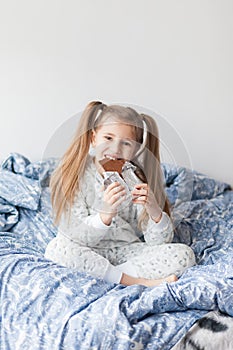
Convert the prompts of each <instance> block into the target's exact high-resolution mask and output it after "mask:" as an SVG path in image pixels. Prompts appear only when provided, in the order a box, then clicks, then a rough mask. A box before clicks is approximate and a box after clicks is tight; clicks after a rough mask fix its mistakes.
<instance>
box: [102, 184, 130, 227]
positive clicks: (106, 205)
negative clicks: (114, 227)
mask: <svg viewBox="0 0 233 350" xmlns="http://www.w3.org/2000/svg"><path fill="white" fill-rule="evenodd" d="M125 194H126V191H125V187H124V186H122V185H121V184H120V183H119V182H113V183H112V184H111V185H109V186H108V187H107V189H106V190H105V191H104V196H103V207H102V212H101V214H100V217H101V219H102V221H103V223H104V224H105V225H110V224H111V222H112V219H113V218H114V216H116V214H117V209H118V207H119V205H120V204H121V203H122V202H123V201H124V200H125Z"/></svg>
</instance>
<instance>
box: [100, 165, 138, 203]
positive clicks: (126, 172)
mask: <svg viewBox="0 0 233 350" xmlns="http://www.w3.org/2000/svg"><path fill="white" fill-rule="evenodd" d="M135 170H136V166H134V165H133V164H132V163H130V162H125V164H124V165H123V168H122V173H121V176H120V174H119V173H118V172H115V171H105V172H104V174H103V175H104V188H105V189H106V188H107V187H108V186H109V185H110V184H111V183H113V182H119V183H120V184H121V185H122V186H124V187H125V190H126V199H125V201H124V204H123V203H122V204H121V206H120V207H122V205H124V206H125V205H127V204H128V203H129V202H131V201H132V195H131V191H132V190H133V188H134V186H135V185H137V184H139V183H142V181H141V180H140V179H139V178H138V177H137V175H136V174H135Z"/></svg>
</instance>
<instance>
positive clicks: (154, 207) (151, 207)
mask: <svg viewBox="0 0 233 350" xmlns="http://www.w3.org/2000/svg"><path fill="white" fill-rule="evenodd" d="M131 194H132V196H133V203H135V204H142V205H143V206H144V207H145V209H146V211H147V213H148V214H149V215H150V217H151V218H152V220H154V221H155V222H159V221H160V219H161V217H162V210H161V208H160V207H159V205H158V203H157V201H156V199H155V197H154V194H153V192H152V191H151V189H150V188H149V186H148V184H146V183H143V184H138V185H135V186H134V189H133V191H132V192H131Z"/></svg>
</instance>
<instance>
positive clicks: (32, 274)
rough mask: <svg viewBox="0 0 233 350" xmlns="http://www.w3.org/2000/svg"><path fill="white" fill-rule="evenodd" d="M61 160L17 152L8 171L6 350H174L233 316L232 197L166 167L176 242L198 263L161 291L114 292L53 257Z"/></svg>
mask: <svg viewBox="0 0 233 350" xmlns="http://www.w3.org/2000/svg"><path fill="white" fill-rule="evenodd" d="M56 164H57V160H56V159H46V160H43V161H40V162H34V163H32V162H30V161H29V160H28V159H27V158H26V157H24V156H23V155H20V154H17V153H13V154H11V155H10V156H9V157H8V158H7V159H6V160H5V161H4V162H3V163H2V165H1V171H0V281H1V283H0V293H1V319H0V326H1V328H0V332H1V333H0V339H1V340H0V349H4V350H5V349H14V350H15V349H20V350H21V349H33V350H37V349H49V350H51V349H53V350H56V349H67V350H68V349H69V350H72V349H81V350H84V349H85V350H86V349H104V350H107V349H111V350H112V349H164V350H167V349H171V348H172V347H173V346H174V345H175V344H176V343H177V342H178V341H179V340H180V339H181V338H182V337H183V336H184V335H185V334H186V332H187V330H188V329H189V328H190V327H191V326H192V325H193V324H194V323H195V321H196V320H198V319H200V318H201V317H203V316H204V315H205V314H206V313H207V312H209V311H210V310H220V311H221V312H223V313H225V314H227V315H230V316H233V191H232V190H231V188H230V186H229V185H228V184H224V183H222V182H218V181H216V180H214V179H210V178H208V177H207V176H205V175H203V174H199V173H197V172H194V171H191V170H188V169H185V168H181V167H175V166H172V165H169V164H163V165H162V167H163V173H164V179H165V183H166V191H167V194H168V197H169V199H170V201H171V203H172V205H173V210H172V217H173V220H174V225H175V228H176V232H175V238H174V241H176V242H183V243H186V244H188V245H190V246H191V247H192V248H193V250H194V252H195V254H196V257H197V262H198V265H197V266H194V267H192V268H190V269H189V270H187V271H186V272H185V273H184V274H183V275H182V276H181V278H180V279H179V280H178V282H176V283H171V284H166V283H164V284H162V285H160V286H159V287H155V288H146V287H143V286H130V287H124V286H122V285H114V284H108V283H107V282H104V281H102V280H98V279H94V278H92V277H91V276H89V275H86V274H83V273H79V272H74V271H73V270H71V269H68V268H65V267H62V266H59V265H57V264H54V263H53V262H51V261H49V260H46V259H45V258H44V250H45V247H46V245H47V243H48V242H49V241H50V240H51V239H52V238H53V237H54V235H56V228H55V227H54V226H53V221H52V211H51V205H50V193H49V188H48V183H49V177H50V175H51V172H52V171H53V169H54V167H55V166H56Z"/></svg>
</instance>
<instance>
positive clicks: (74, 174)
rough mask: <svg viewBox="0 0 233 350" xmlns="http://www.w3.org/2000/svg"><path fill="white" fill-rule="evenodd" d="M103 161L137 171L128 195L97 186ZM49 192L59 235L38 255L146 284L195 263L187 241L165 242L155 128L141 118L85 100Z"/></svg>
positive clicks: (169, 230) (165, 209) (114, 279)
mask: <svg viewBox="0 0 233 350" xmlns="http://www.w3.org/2000/svg"><path fill="white" fill-rule="evenodd" d="M91 147H92V149H93V150H94V152H95V154H94V155H91V153H90V152H89V151H90V148H91ZM105 158H106V159H107V158H110V159H124V160H126V161H128V162H130V163H128V164H131V165H132V164H133V165H132V167H134V169H136V170H135V174H136V175H135V174H134V178H135V176H136V179H137V181H136V183H135V186H134V188H133V189H132V190H131V195H130V200H129V196H127V191H126V187H125V186H123V184H122V182H118V181H116V182H113V183H111V184H109V185H108V186H107V187H106V186H105V187H104V186H103V182H104V177H103V176H104V169H103V167H102V165H101V164H102V162H103V160H104V159H105ZM51 194H52V205H53V209H54V213H55V223H56V224H58V234H57V236H56V237H55V238H54V239H53V240H52V241H51V242H50V243H49V244H48V246H47V248H46V252H45V256H46V257H47V258H49V259H51V260H53V261H54V262H56V263H59V264H61V265H64V266H67V267H70V268H74V269H77V270H79V271H85V272H87V273H89V274H91V275H92V276H93V277H98V278H102V279H105V280H106V281H108V282H111V283H121V284H124V285H132V284H142V285H145V286H156V285H159V284H160V283H162V282H164V281H165V282H172V281H176V280H177V278H178V277H179V276H180V275H181V274H182V272H183V271H184V270H185V269H186V268H187V267H190V266H192V265H194V264H195V257H194V254H193V251H192V250H191V249H190V248H189V247H188V246H186V245H183V244H174V243H173V244H171V241H172V239H173V227H172V223H171V220H170V216H169V205H168V200H167V198H166V195H165V192H164V188H163V180H162V174H161V169H160V156H159V138H158V130H157V125H156V123H155V121H154V120H153V118H151V117H149V116H147V115H144V114H138V113H137V112H136V111H135V110H134V109H132V108H130V107H123V106H118V105H111V106H107V105H105V104H103V103H101V102H91V103H89V104H88V105H87V107H86V109H85V110H84V112H83V114H82V116H81V119H80V121H79V125H78V129H77V133H76V135H75V138H74V140H73V142H72V143H71V145H70V147H69V148H68V150H67V151H66V153H65V155H64V156H63V158H62V161H61V163H60V165H59V166H58V168H57V169H56V170H55V172H54V174H53V176H52V178H51Z"/></svg>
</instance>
